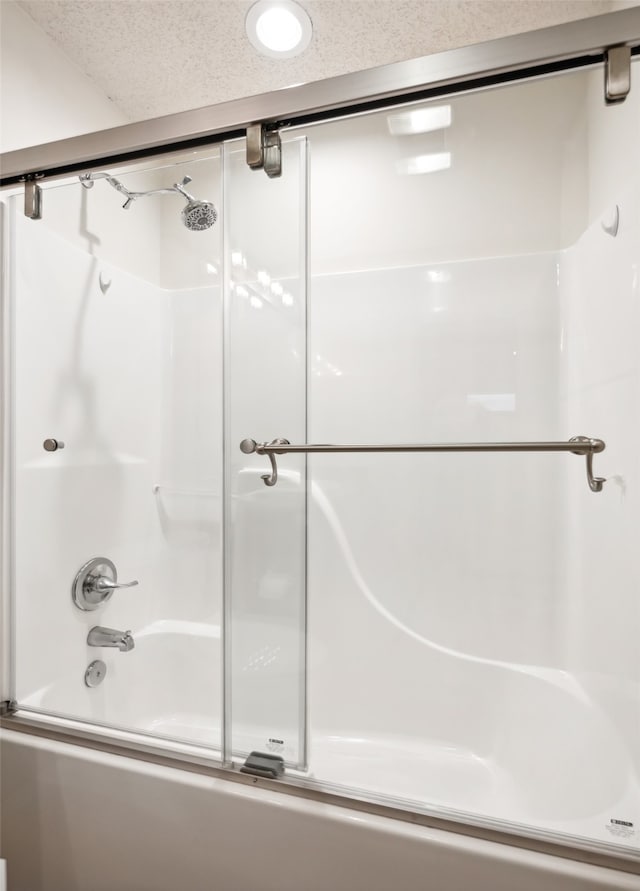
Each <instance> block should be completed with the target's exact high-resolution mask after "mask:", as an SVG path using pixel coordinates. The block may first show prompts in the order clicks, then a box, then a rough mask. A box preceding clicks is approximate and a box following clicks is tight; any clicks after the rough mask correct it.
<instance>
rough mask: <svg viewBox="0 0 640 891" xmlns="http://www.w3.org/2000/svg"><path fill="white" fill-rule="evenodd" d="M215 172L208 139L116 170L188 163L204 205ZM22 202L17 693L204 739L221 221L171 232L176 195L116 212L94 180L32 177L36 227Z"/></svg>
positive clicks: (216, 543)
mask: <svg viewBox="0 0 640 891" xmlns="http://www.w3.org/2000/svg"><path fill="white" fill-rule="evenodd" d="M180 160H182V159H180ZM220 168H221V165H220V157H219V151H218V150H217V149H216V150H215V152H213V153H212V152H211V151H209V153H208V155H204V156H201V157H200V159H198V158H195V159H194V156H193V154H191V155H190V156H189V160H188V161H185V162H183V163H178V162H176V161H175V160H173V159H172V161H171V162H170V163H169V162H167V161H164V162H156V165H155V166H154V168H153V169H145V168H143V167H141V166H140V165H139V164H138V165H136V166H135V167H132V168H128V169H126V170H122V171H120V172H117V177H118V180H119V181H120V182H121V183H122V185H123V187H125V188H128V189H129V190H134V191H146V190H152V189H158V188H165V187H167V186H169V187H170V186H171V185H172V184H173V183H175V182H180V181H181V180H182V179H183V177H185V176H186V175H189V176H190V177H191V178H192V183H191V185H190V186H189V188H190V189H191V190H192V191H193V193H194V194H195V195H196V196H197V197H198V198H202V199H208V200H211V201H213V202H215V203H216V204H217V205H218V207H219V195H220V179H221V169H220ZM21 198H22V196H19V198H15V199H13V205H14V206H13V208H12V232H13V248H12V250H13V260H14V261H15V269H16V274H15V279H14V282H13V295H12V297H13V322H14V342H15V380H14V403H15V408H14V417H15V433H14V470H15V499H14V514H15V539H14V567H15V568H14V575H15V590H14V598H13V599H14V614H15V643H16V647H15V664H14V684H15V698H16V700H17V702H18V705H19V706H20V707H21V708H25V709H32V710H37V711H41V712H46V713H49V714H55V715H61V716H63V717H68V718H74V719H80V720H82V721H90V722H94V723H97V724H102V725H109V726H112V727H118V728H123V729H126V730H135V731H139V732H144V733H150V734H155V735H158V736H162V737H166V738H174V739H178V740H182V741H186V742H189V743H193V744H203V745H206V746H211V747H218V746H219V745H220V736H221V731H220V726H221V707H220V702H221V695H220V693H221V689H222V681H221V657H220V651H221V647H220V622H221V619H220V615H221V602H222V544H221V527H222V523H221V514H222V497H221V495H222V463H221V455H222V433H221V427H222V386H221V369H222V356H221V351H222V323H221V293H220V292H221V288H220V284H219V279H218V276H217V271H218V270H219V269H220V265H221V263H220V254H221V242H222V240H221V226H220V225H218V226H217V227H214V228H210V229H206V230H202V231H194V230H190V229H188V228H186V226H185V225H183V221H182V219H181V211H182V209H183V207H184V202H183V199H182V198H181V197H180V196H179V195H177V194H176V195H171V194H169V195H165V194H161V195H154V196H148V197H145V198H144V199H141V200H134V202H133V203H132V205H131V206H130V207H129V208H128V209H127V210H123V208H122V204H123V200H124V199H123V197H122V195H119V194H118V192H117V191H115V190H114V189H113V188H112V187H111V185H110V184H109V183H108V182H106V181H105V180H104V179H96V181H95V182H94V183H93V185H92V187H91V188H86V187H83V185H82V184H81V183H80V182H79V180H78V179H77V178H74V179H73V180H66V181H65V182H64V184H61V185H52V186H48V187H46V188H45V189H44V193H43V218H42V220H40V221H33V220H29V219H26V218H25V217H24V215H23V213H22V208H21ZM220 278H221V276H220ZM54 440H57V441H59V446H58V448H57V449H56V448H55V444H54V442H53V441H54ZM47 441H49V442H47ZM62 443H64V447H63V446H62ZM43 444H44V445H43ZM49 449H55V450H49ZM91 561H92V562H91ZM116 574H117V579H116ZM83 579H84V580H83ZM116 580H117V583H118V584H120V583H125V584H124V586H123V587H121V588H117V589H115V590H113V591H112V593H109V588H108V585H109V584H110V583H113V582H116ZM133 582H136V584H132V585H131V587H126V584H127V583H133ZM105 585H107V587H105ZM105 595H106V596H105ZM96 629H106V630H102V631H100V630H98V631H96ZM126 632H130V634H126Z"/></svg>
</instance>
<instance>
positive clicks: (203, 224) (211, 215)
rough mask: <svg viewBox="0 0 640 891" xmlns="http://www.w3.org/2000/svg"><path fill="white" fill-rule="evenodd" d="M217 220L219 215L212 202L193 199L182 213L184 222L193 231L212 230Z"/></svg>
mask: <svg viewBox="0 0 640 891" xmlns="http://www.w3.org/2000/svg"><path fill="white" fill-rule="evenodd" d="M217 219H218V213H217V211H216V209H215V207H214V206H213V204H212V203H211V202H210V201H196V200H195V198H192V199H191V200H190V201H189V202H188V204H187V206H186V207H185V208H184V209H183V211H182V222H183V223H184V224H185V226H186V227H187V229H191V230H192V231H194V230H195V231H200V230H201V229H210V228H211V226H213V224H214V223H215V221H216V220H217Z"/></svg>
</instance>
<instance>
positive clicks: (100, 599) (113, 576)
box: [71, 557, 139, 610]
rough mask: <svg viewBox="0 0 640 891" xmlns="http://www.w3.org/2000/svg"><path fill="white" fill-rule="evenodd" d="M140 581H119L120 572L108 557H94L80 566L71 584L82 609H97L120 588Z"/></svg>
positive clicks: (131, 585)
mask: <svg viewBox="0 0 640 891" xmlns="http://www.w3.org/2000/svg"><path fill="white" fill-rule="evenodd" d="M138 584H139V582H138V580H137V579H135V580H134V581H132V582H119V581H118V573H117V570H116V567H115V564H114V563H113V560H109V559H108V557H94V558H93V559H92V560H88V561H87V562H86V563H85V564H83V566H81V567H80V569H79V570H78V572H77V573H76V577H75V578H74V580H73V585H72V586H71V594H72V597H73V602H74V603H75V605H76V606H77V607H78V609H82V610H94V609H97V608H98V607H99V606H100V604H102V603H106V602H107V600H109V598H110V597H111V595H112V594H113V592H114V591H116V590H117V589H118V588H133V587H134V586H135V585H138Z"/></svg>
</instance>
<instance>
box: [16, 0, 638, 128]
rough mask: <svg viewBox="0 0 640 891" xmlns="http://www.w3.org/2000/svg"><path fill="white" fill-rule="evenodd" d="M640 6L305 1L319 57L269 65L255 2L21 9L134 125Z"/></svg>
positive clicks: (123, 1)
mask: <svg viewBox="0 0 640 891" xmlns="http://www.w3.org/2000/svg"><path fill="white" fill-rule="evenodd" d="M638 3H640V0H631V2H620V0H301V5H303V6H304V7H305V8H306V10H307V11H308V13H309V15H310V16H311V19H312V21H313V25H314V36H313V39H312V42H311V45H310V47H309V49H308V50H307V51H306V52H305V53H304V54H303V55H302V56H299V57H297V58H294V59H288V60H283V61H280V60H277V61H276V60H272V59H267V58H262V57H261V56H259V55H258V54H257V52H256V51H255V50H254V48H253V47H252V46H251V44H250V43H249V41H248V39H247V37H246V35H245V32H244V18H245V15H246V13H247V10H248V9H249V8H250V7H251V5H252V0H19V6H20V7H22V9H24V10H25V11H26V12H27V13H28V15H30V16H31V17H32V18H33V19H34V20H35V21H36V22H37V23H38V24H39V25H40V26H41V27H42V28H43V29H44V31H45V32H46V33H47V34H48V35H49V37H50V38H52V40H53V41H54V42H55V43H56V44H57V45H58V46H59V47H60V48H61V49H62V50H63V52H64V53H66V55H67V56H68V57H69V58H70V59H71V60H72V61H73V62H75V64H76V65H78V66H79V68H80V69H81V70H82V71H83V72H84V73H85V74H86V75H87V76H88V77H89V78H90V79H91V80H92V81H93V82H94V83H95V84H96V85H97V86H98V87H99V88H100V89H101V90H102V91H103V92H104V93H105V94H106V95H107V96H109V97H110V98H111V99H112V100H113V101H114V102H115V103H116V105H118V106H119V107H120V108H121V109H122V110H123V111H124V112H125V114H127V115H128V116H129V117H130V118H131V120H144V119H146V118H150V117H156V116H158V115H164V114H171V113H173V112H178V111H184V110H185V109H189V108H198V107H200V106H203V105H213V104H216V103H218V102H222V101H225V100H229V99H236V98H239V97H241V96H248V95H253V94H257V93H264V92H269V91H271V90H274V89H279V88H281V87H285V86H289V85H291V84H296V83H303V82H308V81H314V80H320V79H322V78H325V77H331V76H334V75H338V74H345V73H347V72H352V71H358V70H362V69H364V68H371V67H374V66H376V65H383V64H386V63H389V62H397V61H401V60H403V59H409V58H414V57H416V56H423V55H427V54H429V53H433V52H438V51H441V50H445V49H450V48H452V47H455V46H462V45H465V44H470V43H477V42H480V41H482V40H489V39H491V38H493V37H501V36H505V35H508V34H514V33H518V32H521V31H528V30H532V29H535V28H541V27H546V26H548V25H555V24H559V23H561V22H566V21H570V20H573V19H578V18H585V17H586V16H589V15H599V14H602V13H606V12H610V11H612V10H615V9H620V8H623V7H626V6H633V5H637V4H638Z"/></svg>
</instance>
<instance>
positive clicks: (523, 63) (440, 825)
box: [0, 8, 640, 874]
mask: <svg viewBox="0 0 640 891" xmlns="http://www.w3.org/2000/svg"><path fill="white" fill-rule="evenodd" d="M620 46H628V47H630V48H631V51H632V53H634V54H635V53H637V52H638V51H639V50H640V8H633V9H627V10H623V11H619V12H615V13H611V14H608V15H605V16H598V17H594V18H591V19H586V20H581V21H577V22H572V23H569V24H565V25H560V26H557V27H553V28H546V29H543V30H539V31H533V32H530V33H527V34H523V35H516V36H513V37H508V38H503V39H500V40H493V41H490V42H487V43H483V44H478V45H474V46H469V47H463V48H460V49H456V50H451V51H448V52H444V53H439V54H436V55H432V56H427V57H424V58H420V59H414V60H410V61H407V62H401V63H395V64H392V65H386V66H383V67H380V68H376V69H371V70H369V71H365V72H359V73H356V74H350V75H344V76H341V77H336V78H331V79H328V80H326V81H320V82H317V83H310V84H305V85H302V86H298V87H293V88H290V89H285V90H279V91H276V92H273V93H269V94H264V95H259V96H253V97H249V98H243V99H239V100H237V101H233V102H226V103H223V104H221V105H218V106H212V107H207V108H200V109H196V110H191V111H185V112H181V113H179V114H175V115H169V116H166V117H162V118H158V119H155V120H150V121H144V122H140V123H134V124H128V125H125V126H121V127H116V128H112V129H109V130H103V131H99V132H96V133H91V134H87V135H83V136H77V137H73V138H71V139H64V140H59V141H56V142H52V143H48V144H44V145H39V146H33V147H29V148H25V149H22V150H19V151H13V152H9V153H6V154H4V155H2V156H0V171H1V174H0V187H2V188H6V189H9V190H13V191H14V192H15V191H16V190H20V189H22V185H21V183H23V182H24V181H25V180H32V179H33V178H35V177H38V178H41V179H42V180H44V181H46V180H48V179H59V178H61V177H66V176H77V175H78V174H79V173H81V172H83V171H86V170H88V169H91V170H96V169H99V168H100V167H102V166H106V165H113V164H122V163H125V162H128V161H133V160H135V159H142V158H145V157H151V156H153V155H159V154H163V155H166V154H167V153H169V152H171V151H184V150H185V148H190V147H197V146H206V145H211V144H214V143H220V142H223V141H226V140H229V139H235V138H238V137H243V136H244V135H245V132H246V130H247V128H249V127H251V126H252V125H255V124H256V123H261V124H264V125H265V126H266V127H267V128H269V129H282V128H283V127H296V126H303V125H307V124H310V123H313V122H316V121H321V120H328V119H332V118H340V117H348V116H351V115H355V114H364V113H367V112H368V111H372V110H376V109H378V108H381V107H385V106H390V105H398V104H401V103H403V102H410V101H415V100H419V99H427V98H432V97H436V96H439V95H447V94H453V93H459V92H463V91H469V90H474V89H481V88H485V87H488V86H491V85H494V84H499V83H507V82H511V81H515V80H519V79H527V78H533V77H540V76H545V75H550V74H553V73H556V72H561V71H563V70H572V69H577V68H582V67H590V66H591V67H592V66H595V65H601V64H603V62H605V60H606V54H607V51H608V50H610V49H611V48H615V47H620ZM632 89H640V85H638V84H632ZM603 91H604V76H603ZM603 101H604V99H603ZM256 175H260V174H259V173H258V174H256ZM0 210H2V211H6V208H5V207H4V206H2V205H0ZM45 212H46V210H45ZM0 222H2V230H3V239H2V241H3V251H2V258H3V264H2V278H3V284H4V285H7V284H8V275H9V273H8V271H7V254H8V248H7V244H8V234H7V231H6V230H7V225H6V213H3V215H2V216H1V217H0ZM8 291H9V288H8V287H4V288H3V293H4V294H7V293H8ZM9 312H10V309H9V306H8V301H7V300H4V302H3V314H2V336H3V342H4V346H5V349H4V350H3V365H2V385H3V391H4V399H3V401H2V406H3V408H2V418H1V421H2V447H3V448H2V495H3V498H2V504H3V513H2V530H1V531H2V546H3V558H4V559H3V560H2V581H3V589H4V591H5V592H8V591H9V590H10V588H11V575H12V573H11V564H10V554H11V540H10V537H11V536H10V529H9V527H10V516H11V501H12V495H11V482H10V468H11V460H10V457H11V456H10V427H11V407H10V400H9V399H8V398H7V397H8V395H9V393H10V379H11V359H10V353H9V350H8V348H7V347H8V340H9V333H8V332H9V330H10V323H9V322H10V320H9ZM596 432H597V431H596ZM0 606H1V608H2V614H3V617H4V618H5V619H6V617H7V614H8V610H9V596H8V593H5V596H4V597H3V599H2V603H1V604H0ZM3 626H4V629H5V639H4V641H3V644H4V646H3V648H2V651H3V653H4V654H7V653H8V652H9V649H10V648H11V634H10V630H9V629H10V627H11V623H10V622H8V621H5V622H4V623H3ZM3 660H4V661H6V655H5V656H3ZM3 668H4V669H5V670H4V671H3V679H4V680H5V681H6V679H7V671H6V668H7V666H6V665H4V664H3ZM0 698H1V699H2V700H3V703H2V709H1V711H0V713H1V714H3V717H2V719H1V724H2V726H3V727H5V728H7V729H11V730H13V731H17V732H24V733H28V734H33V735H36V736H42V737H46V738H49V739H53V740H58V741H63V742H67V743H73V744H76V745H81V746H86V747H89V748H93V749H99V750H102V751H106V752H111V753H115V754H120V755H126V756H128V757H131V758H136V759H139V760H142V761H149V762H153V763H156V764H161V765H165V766H171V767H177V768H181V769H184V770H187V771H192V772H193V771H195V772H198V773H202V774H206V775H210V776H217V777H220V778H224V779H227V780H230V781H233V782H239V783H245V784H250V785H258V786H260V787H262V788H265V789H271V790H275V791H279V792H285V793H287V794H291V795H294V796H298V797H305V798H310V799H313V800H316V801H320V802H323V803H329V804H334V805H338V806H342V807H347V808H351V809H353V810H356V811H364V812H367V813H372V814H378V815H380V816H385V817H391V818H394V819H399V820H405V821H409V822H414V823H420V824H422V825H426V826H430V827H433V828H437V829H440V830H445V831H449V832H454V833H459V834H463V835H467V836H473V837H476V838H480V839H484V840H489V841H493V842H499V843H501V844H508V845H512V846H516V847H520V848H526V849H529V850H534V851H539V852H544V853H550V854H554V855H556V856H561V857H565V858H570V859H575V860H580V861H583V862H587V863H593V864H599V865H602V866H607V867H610V868H614V869H618V870H623V871H626V872H631V873H635V874H640V860H638V859H635V858H632V859H630V858H629V857H627V856H625V855H617V854H616V853H615V852H613V851H612V849H611V848H610V847H608V846H604V845H599V844H597V843H595V842H594V843H587V842H585V843H584V845H581V844H580V843H579V842H578V841H577V840H571V843H564V842H563V841H562V840H559V839H557V838H556V837H553V836H551V835H550V834H548V833H544V832H542V831H531V832H530V833H527V834H526V835H525V834H519V833H518V832H517V831H516V830H515V829H514V830H512V831H508V830H507V828H505V826H504V825H502V824H500V823H498V822H496V821H492V820H490V819H477V820H476V821H472V820H469V819H467V818H466V817H465V816H464V815H460V816H456V814H454V813H453V812H452V813H451V814H444V813H442V812H441V811H438V810H436V809H429V808H425V809H424V810H422V811H420V812H417V811H416V810H415V807H414V806H413V805H412V804H411V803H410V802H407V804H406V805H405V806H403V805H402V804H401V803H399V802H398V803H395V804H394V805H393V806H391V805H388V804H385V802H384V800H383V799H382V798H380V797H376V796H374V795H367V794H365V793H361V792H353V793H348V792H346V791H345V790H340V789H338V788H330V787H328V786H327V785H326V784H319V783H315V782H314V781H312V780H310V779H306V778H302V777H297V776H285V777H284V778H283V779H281V780H277V781H274V780H269V779H261V778H257V777H250V776H246V775H244V774H240V773H239V772H238V770H237V768H235V767H234V766H233V765H230V764H217V763H215V762H212V761H211V760H210V759H206V758H201V757H198V756H197V755H193V754H187V753H185V754H180V753H169V752H167V751H166V749H165V748H163V746H162V744H160V743H159V744H157V745H156V744H153V745H152V744H150V743H149V740H146V741H145V740H142V739H141V740H139V741H132V740H125V739H122V738H120V739H119V738H118V737H117V736H116V735H113V736H109V735H108V734H106V733H100V732H96V731H95V730H94V729H86V726H85V727H82V726H80V725H78V726H75V727H74V726H72V722H65V723H64V724H59V725H56V724H55V723H54V722H52V721H50V720H49V721H47V720H44V719H41V718H39V717H37V716H32V715H29V714H26V713H20V712H16V711H15V704H14V703H13V702H12V701H11V692H10V690H8V689H6V687H5V689H3V690H2V691H0Z"/></svg>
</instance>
